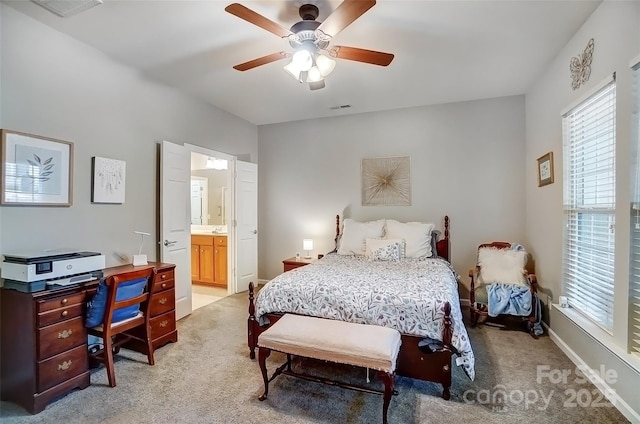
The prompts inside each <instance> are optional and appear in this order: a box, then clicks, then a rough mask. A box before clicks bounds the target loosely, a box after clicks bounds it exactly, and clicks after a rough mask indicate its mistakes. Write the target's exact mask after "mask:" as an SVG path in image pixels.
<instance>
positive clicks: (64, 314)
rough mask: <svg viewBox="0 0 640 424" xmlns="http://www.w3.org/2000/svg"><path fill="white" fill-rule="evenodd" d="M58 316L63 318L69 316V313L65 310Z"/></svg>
mask: <svg viewBox="0 0 640 424" xmlns="http://www.w3.org/2000/svg"><path fill="white" fill-rule="evenodd" d="M60 315H62V316H63V317H66V316H67V315H69V311H67V310H66V309H65V310H64V311H62V313H61V314H60Z"/></svg>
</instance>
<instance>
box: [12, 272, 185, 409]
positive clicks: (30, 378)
mask: <svg viewBox="0 0 640 424" xmlns="http://www.w3.org/2000/svg"><path fill="white" fill-rule="evenodd" d="M148 266H153V267H155V268H156V269H157V270H158V274H157V277H156V283H155V284H156V293H155V294H154V295H153V297H152V298H151V302H152V306H151V311H152V312H151V316H152V318H151V337H152V339H153V345H154V347H160V346H162V345H164V344H166V343H169V342H177V341H178V332H177V330H176V319H175V292H174V286H175V281H174V268H175V265H173V264H166V263H159V262H150V263H149V265H147V266H141V267H133V266H132V265H122V266H117V267H113V268H106V269H105V270H104V276H105V277H106V276H108V275H113V274H117V273H121V272H125V271H130V270H132V269H134V268H143V267H148ZM97 286H98V280H93V281H89V282H86V283H82V284H77V285H74V286H71V287H63V288H60V289H53V290H43V291H39V292H34V293H23V292H19V291H16V290H10V289H4V288H3V289H2V290H0V379H1V380H2V384H1V385H0V398H1V399H2V400H7V401H12V402H15V403H17V404H19V405H21V406H22V407H23V408H25V409H26V410H27V411H29V412H31V413H32V414H36V413H38V412H41V411H42V410H44V408H45V407H46V406H47V404H48V403H49V402H50V401H52V400H53V399H54V398H56V397H59V396H62V395H64V394H66V393H68V392H69V391H71V390H73V389H75V388H80V389H84V388H86V387H87V386H89V384H90V373H89V363H88V352H87V348H88V346H87V329H86V328H85V326H84V317H85V313H86V304H87V301H88V300H90V299H91V297H92V296H93V294H94V293H95V291H96V288H97ZM127 347H130V348H132V349H135V350H142V349H143V346H138V345H131V346H127Z"/></svg>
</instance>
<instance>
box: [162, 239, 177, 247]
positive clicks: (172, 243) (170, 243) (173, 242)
mask: <svg viewBox="0 0 640 424" xmlns="http://www.w3.org/2000/svg"><path fill="white" fill-rule="evenodd" d="M177 242H178V241H177V240H174V241H169V240H165V241H164V243H163V244H164V245H165V246H167V247H168V246H173V245H174V244H176V243H177Z"/></svg>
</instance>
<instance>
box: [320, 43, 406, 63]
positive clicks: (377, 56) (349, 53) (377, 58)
mask: <svg viewBox="0 0 640 424" xmlns="http://www.w3.org/2000/svg"><path fill="white" fill-rule="evenodd" d="M329 55H330V56H333V57H337V58H340V59H347V60H355V61H356V62H364V63H370V64H372V65H379V66H387V65H388V64H390V63H391V61H392V60H393V58H394V56H393V55H392V54H391V53H383V52H377V51H374V50H366V49H359V48H357V47H347V46H333V47H331V48H330V49H329Z"/></svg>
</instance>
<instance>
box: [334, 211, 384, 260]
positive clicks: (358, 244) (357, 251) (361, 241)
mask: <svg viewBox="0 0 640 424" xmlns="http://www.w3.org/2000/svg"><path fill="white" fill-rule="evenodd" d="M383 234H384V219H380V220H378V221H369V222H358V221H354V220H353V219H350V218H347V219H345V220H344V223H343V228H342V237H341V238H340V246H339V247H338V255H364V252H365V239H367V238H372V239H375V238H382V235H383Z"/></svg>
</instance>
